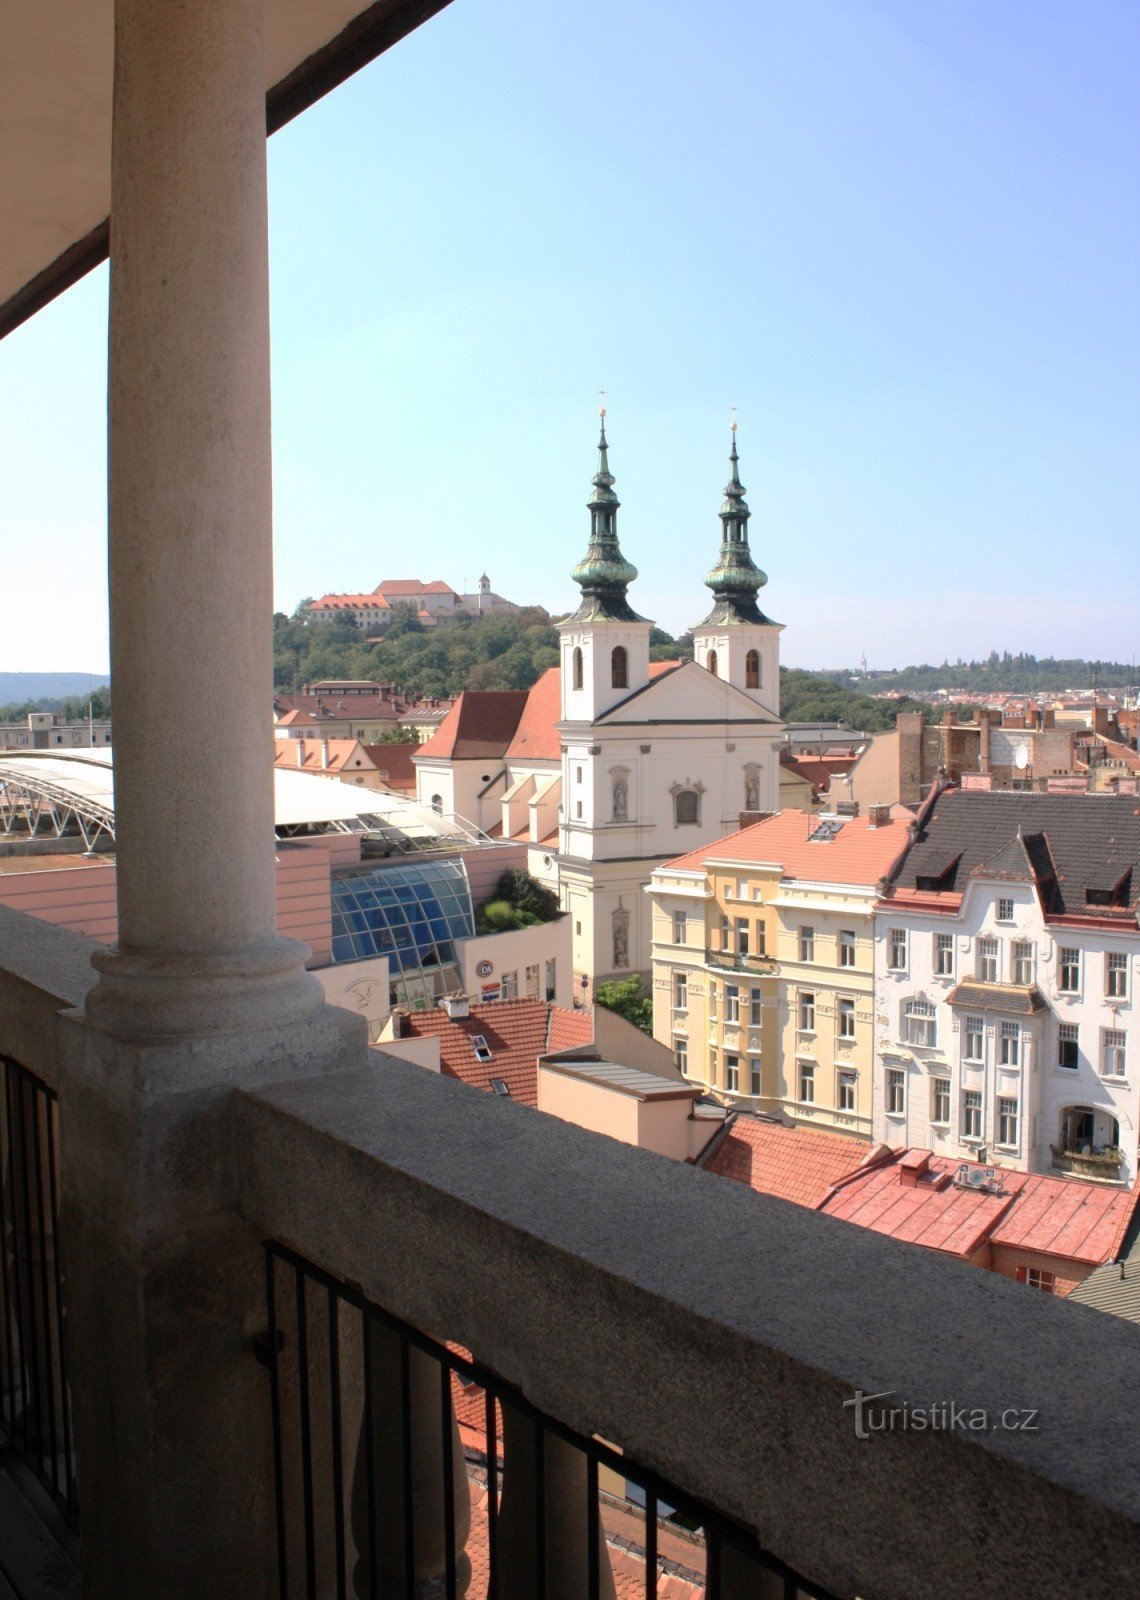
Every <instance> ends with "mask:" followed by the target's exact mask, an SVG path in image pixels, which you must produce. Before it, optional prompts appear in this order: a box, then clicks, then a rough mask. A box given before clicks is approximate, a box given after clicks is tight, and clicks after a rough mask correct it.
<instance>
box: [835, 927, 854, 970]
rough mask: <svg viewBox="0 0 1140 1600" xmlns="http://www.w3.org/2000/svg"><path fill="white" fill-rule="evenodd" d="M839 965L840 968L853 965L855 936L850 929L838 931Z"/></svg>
mask: <svg viewBox="0 0 1140 1600" xmlns="http://www.w3.org/2000/svg"><path fill="white" fill-rule="evenodd" d="M839 965H840V966H841V967H853V966H854V965H855V934H854V933H853V931H852V930H851V929H850V928H840V930H839Z"/></svg>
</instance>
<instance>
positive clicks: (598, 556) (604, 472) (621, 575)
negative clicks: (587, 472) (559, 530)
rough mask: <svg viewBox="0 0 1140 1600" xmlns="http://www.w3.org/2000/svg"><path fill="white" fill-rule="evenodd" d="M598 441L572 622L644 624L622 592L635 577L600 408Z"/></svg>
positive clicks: (570, 619)
mask: <svg viewBox="0 0 1140 1600" xmlns="http://www.w3.org/2000/svg"><path fill="white" fill-rule="evenodd" d="M601 418H602V431H601V437H600V438H599V440H598V470H597V472H596V473H595V474H594V492H593V494H592V495H591V496H590V498H589V500H588V501H587V502H586V504H587V506H588V508H589V512H590V543H589V546H588V547H587V550H586V554H585V555H584V556H583V557H582V559H581V561H579V562H578V564H577V566H576V567H575V568H574V570H573V571H572V572H571V574H570V576H571V577H572V578H573V580H574V582H575V583H576V584H578V585H579V586H580V587H581V590H582V601H581V604H580V605H579V607H578V609H577V611H575V613H574V615H573V616H572V617H570V618H568V619H567V620H568V621H571V622H605V621H609V622H643V621H644V620H645V619H644V618H643V617H639V616H638V615H637V612H636V611H634V610H633V609H632V607H631V606H630V603H629V601H628V600H627V599H626V596H625V591H626V589H627V588H628V587H629V585H630V584H631V583H632V582H633V580H634V579H635V578H636V577H637V568H636V567H635V566H634V565H633V563H632V562H631V561H627V560H626V559H625V557H624V556H623V555H622V553H621V547H620V545H619V544H618V537H617V514H618V507H619V506H620V505H621V501H620V500H619V499H618V497H617V495H616V494H615V493H614V476H613V473H612V472H611V471H610V463H609V445H608V444H607V443H606V411H605V407H604V406H603V407H602V411H601Z"/></svg>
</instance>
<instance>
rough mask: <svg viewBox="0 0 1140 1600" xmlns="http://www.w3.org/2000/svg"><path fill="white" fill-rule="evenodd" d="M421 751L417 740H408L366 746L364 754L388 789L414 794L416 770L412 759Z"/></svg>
mask: <svg viewBox="0 0 1140 1600" xmlns="http://www.w3.org/2000/svg"><path fill="white" fill-rule="evenodd" d="M419 749H420V744H419V741H418V740H417V739H408V740H406V741H403V742H402V743H400V744H366V745H365V746H364V753H365V755H366V756H367V757H368V758H369V760H370V761H371V762H372V763H373V765H374V766H375V767H376V770H377V771H378V772H379V774H380V777H381V779H382V780H383V782H384V784H385V786H386V787H387V788H389V789H395V790H398V791H399V792H400V793H409V794H414V793H415V791H416V769H415V767H413V765H412V757H413V756H414V755H415V754H416V752H417V751H418V750H419Z"/></svg>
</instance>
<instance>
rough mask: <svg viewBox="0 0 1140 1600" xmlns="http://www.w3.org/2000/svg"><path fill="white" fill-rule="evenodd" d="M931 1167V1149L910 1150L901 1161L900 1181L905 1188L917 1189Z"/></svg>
mask: <svg viewBox="0 0 1140 1600" xmlns="http://www.w3.org/2000/svg"><path fill="white" fill-rule="evenodd" d="M929 1167H930V1151H929V1150H908V1151H907V1153H906V1154H905V1155H904V1156H903V1157H901V1159H900V1161H899V1182H900V1184H901V1185H902V1186H903V1188H904V1189H917V1188H918V1185H919V1180H920V1179H921V1178H922V1177H924V1176H925V1174H926V1173H927V1171H928V1170H929Z"/></svg>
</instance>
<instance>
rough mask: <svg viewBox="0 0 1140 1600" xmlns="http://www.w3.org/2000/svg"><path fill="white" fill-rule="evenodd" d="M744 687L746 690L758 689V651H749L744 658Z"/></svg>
mask: <svg viewBox="0 0 1140 1600" xmlns="http://www.w3.org/2000/svg"><path fill="white" fill-rule="evenodd" d="M744 687H745V688H746V689H759V687H760V652H759V650H749V652H748V654H747V655H746V656H745V658H744Z"/></svg>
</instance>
